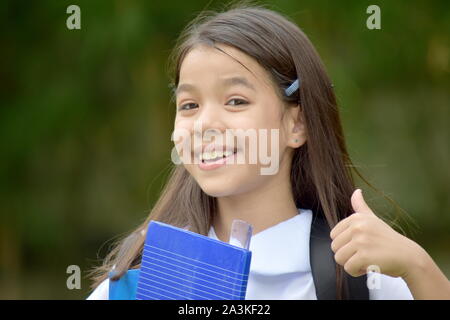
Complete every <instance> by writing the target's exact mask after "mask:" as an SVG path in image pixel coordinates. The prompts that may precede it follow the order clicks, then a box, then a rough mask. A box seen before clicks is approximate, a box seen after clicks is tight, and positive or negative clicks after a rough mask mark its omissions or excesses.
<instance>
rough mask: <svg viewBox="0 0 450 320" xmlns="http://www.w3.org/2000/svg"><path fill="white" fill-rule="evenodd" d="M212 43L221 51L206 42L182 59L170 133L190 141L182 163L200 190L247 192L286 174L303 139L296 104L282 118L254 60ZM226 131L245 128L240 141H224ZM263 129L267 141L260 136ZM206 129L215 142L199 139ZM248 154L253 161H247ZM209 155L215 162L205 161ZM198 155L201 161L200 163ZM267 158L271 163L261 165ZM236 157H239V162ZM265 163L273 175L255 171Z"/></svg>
mask: <svg viewBox="0 0 450 320" xmlns="http://www.w3.org/2000/svg"><path fill="white" fill-rule="evenodd" d="M217 46H218V47H219V48H220V49H221V50H223V51H225V52H226V54H225V53H224V52H221V51H220V50H217V49H215V48H212V47H209V46H198V47H195V48H193V49H192V50H191V51H190V52H189V53H188V54H187V55H186V57H185V58H184V60H183V62H182V65H181V69H180V77H179V84H178V87H177V90H176V110H177V111H176V117H175V131H177V130H181V131H184V132H188V133H189V136H190V139H191V142H192V147H191V148H190V150H189V151H190V152H191V156H192V157H193V158H192V161H191V162H190V163H186V162H184V163H183V165H184V166H185V168H186V169H187V170H188V172H189V173H190V174H191V175H192V176H193V177H194V179H195V180H196V181H197V183H198V184H199V186H200V187H201V188H202V190H203V191H204V192H205V193H207V194H208V195H210V196H213V197H224V196H232V195H238V194H242V193H245V192H249V191H251V190H253V189H255V188H258V187H261V186H262V185H263V184H265V183H268V182H270V181H271V180H272V181H273V179H276V178H277V176H278V178H279V176H280V175H286V176H287V177H286V178H288V177H289V171H290V160H291V157H292V155H291V151H292V148H295V147H298V146H299V145H301V144H302V142H304V139H303V140H302V136H301V130H299V128H300V127H299V126H298V123H296V120H295V119H296V117H297V115H298V108H290V109H289V110H291V111H290V112H286V114H285V115H284V116H283V110H284V109H285V108H286V107H285V106H284V104H283V102H282V101H281V99H280V98H279V97H278V96H277V94H276V92H275V90H274V88H273V84H272V82H271V81H270V77H269V74H268V73H267V72H266V71H265V70H264V69H263V68H262V67H261V66H260V65H259V64H258V63H257V61H255V60H254V59H253V58H252V57H250V56H248V55H246V54H244V53H243V52H241V51H239V50H237V49H236V48H233V47H230V46H226V45H217ZM230 56H232V57H234V58H235V59H233V58H232V57H230ZM236 60H238V61H239V62H241V63H242V64H243V65H245V67H244V66H243V65H242V64H241V63H239V62H238V61H236ZM247 68H248V69H249V70H250V71H249V70H248V69H247ZM199 125H200V126H199ZM296 125H297V126H296ZM294 127H295V129H294ZM227 129H228V130H227ZM230 129H231V130H234V131H232V132H238V131H239V130H238V129H241V132H247V135H246V136H245V137H244V139H245V140H244V141H245V143H242V141H243V140H242V139H238V138H231V139H230V137H232V136H229V135H226V131H229V132H230ZM261 129H263V130H261ZM264 129H265V131H266V137H267V142H263V141H264V140H263V139H262V136H261V132H263V131H264ZM271 129H276V130H278V133H279V135H278V136H273V135H271ZM212 132H214V134H213V136H215V137H216V140H214V139H213V140H209V141H208V140H204V139H205V136H204V135H206V134H208V133H212ZM248 133H250V134H248ZM255 135H256V140H255V139H254V136H255ZM202 137H203V140H201V143H200V144H199V145H197V148H196V147H195V145H194V143H193V141H194V139H196V138H197V139H198V140H197V141H200V139H202ZM218 137H220V139H218ZM250 137H253V138H250ZM296 139H297V141H295V140H296ZM238 140H239V141H240V142H239V141H238ZM255 142H256V143H255ZM176 143H177V144H178V143H179V141H178V142H176ZM261 143H263V144H261ZM211 144H215V148H216V154H214V153H213V152H209V153H207V152H206V153H205V150H206V151H208V150H210V151H212V150H213V149H214V148H213V149H211V148H209V147H208V148H206V146H207V145H210V147H211ZM198 146H200V148H198ZM232 146H234V148H232ZM261 146H264V147H263V148H261ZM202 147H203V149H202ZM255 148H256V152H255ZM276 148H278V149H276ZM202 151H203V152H202ZM219 151H224V154H223V155H222V154H220V152H219ZM226 151H229V152H228V153H227V152H226ZM277 151H278V152H277ZM233 152H237V153H236V154H234V155H233V154H232V153H233ZM250 152H252V154H253V156H256V161H254V158H253V160H251V159H250ZM271 153H272V154H271ZM229 154H231V155H230V156H228V157H226V156H227V155H229ZM214 156H215V157H217V158H216V159H219V160H218V161H214V160H210V159H209V158H211V157H214ZM262 156H264V157H262ZM224 157H225V158H224ZM202 158H203V159H205V158H206V159H207V160H204V161H205V163H203V161H202V160H201V159H202ZM268 158H270V162H272V163H269V164H268V163H267V160H268ZM194 159H195V160H196V161H194ZM237 159H243V160H244V163H241V162H239V161H238V160H237ZM264 159H265V160H264ZM261 160H263V161H261ZM264 161H265V162H264ZM268 167H272V168H275V170H272V172H273V173H272V174H261V172H262V171H261V169H262V168H268Z"/></svg>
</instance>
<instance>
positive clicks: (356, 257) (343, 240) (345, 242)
mask: <svg viewBox="0 0 450 320" xmlns="http://www.w3.org/2000/svg"><path fill="white" fill-rule="evenodd" d="M351 203H352V207H353V210H354V211H355V213H353V214H352V215H350V216H349V217H347V218H345V219H343V220H341V221H340V222H339V223H338V224H337V225H336V226H335V227H334V228H333V230H331V233H330V237H331V239H332V240H333V241H332V243H331V249H332V250H333V252H334V253H335V255H334V259H335V260H336V262H337V263H338V264H339V265H342V266H343V267H344V270H345V271H346V272H347V273H349V274H350V275H352V276H354V277H358V276H361V275H363V274H366V273H367V271H368V267H369V266H376V267H377V269H378V271H379V272H380V273H383V274H386V275H389V276H392V277H403V278H405V277H407V276H408V272H410V270H409V268H410V266H412V265H414V264H413V263H412V260H414V259H417V258H418V257H422V256H423V252H424V250H423V248H422V247H420V246H419V245H418V244H417V243H415V242H414V241H412V240H410V239H408V238H406V237H405V236H403V235H401V234H399V233H398V232H396V231H395V230H394V229H392V228H391V227H390V226H389V225H388V224H386V223H385V222H384V221H383V220H381V219H380V218H378V217H377V216H376V215H375V214H374V213H373V211H372V210H371V209H370V208H369V206H368V205H367V203H366V202H365V200H364V197H363V195H362V192H361V189H357V190H355V191H354V192H353V194H352V196H351Z"/></svg>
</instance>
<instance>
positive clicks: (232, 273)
mask: <svg viewBox="0 0 450 320" xmlns="http://www.w3.org/2000/svg"><path fill="white" fill-rule="evenodd" d="M232 232H233V231H232ZM249 232H250V234H251V228H250V229H249ZM245 238H247V245H246V246H245V245H244V246H243V247H239V246H237V245H232V244H229V243H225V242H222V241H218V240H215V239H211V238H209V237H207V236H203V235H200V234H197V233H195V232H191V231H187V230H184V229H181V228H177V227H174V226H171V225H168V224H165V223H161V222H156V221H151V222H150V224H149V227H148V230H147V234H146V240H145V244H144V250H143V255H142V263H141V268H140V270H139V272H138V273H136V275H137V276H138V280H137V290H136V299H137V300H155V299H158V300H171V299H175V300H191V299H193V300H225V299H226V300H244V299H245V293H246V289H247V281H248V274H249V270H250V262H251V251H249V250H248V241H249V237H248V234H247V235H244V241H245ZM238 240H239V239H238ZM232 243H233V242H232ZM235 243H236V242H235ZM237 243H239V241H237ZM241 243H244V242H243V241H241Z"/></svg>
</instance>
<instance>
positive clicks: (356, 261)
mask: <svg viewBox="0 0 450 320" xmlns="http://www.w3.org/2000/svg"><path fill="white" fill-rule="evenodd" d="M365 265H366V263H365V262H364V259H363V258H362V257H361V255H360V254H358V253H356V254H354V255H353V256H352V257H350V259H348V260H347V262H346V263H345V264H344V270H345V272H347V273H348V274H349V275H351V276H352V277H359V276H362V275H363V274H366V273H367V272H366V268H365Z"/></svg>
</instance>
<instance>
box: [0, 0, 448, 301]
mask: <svg viewBox="0 0 450 320" xmlns="http://www.w3.org/2000/svg"><path fill="white" fill-rule="evenodd" d="M260 3H263V4H269V5H270V6H271V7H272V8H273V9H275V10H279V11H281V12H282V13H285V14H288V15H289V16H290V17H291V18H292V19H294V20H295V21H296V22H297V23H298V24H299V26H300V27H301V28H302V29H303V30H304V31H305V33H306V34H307V35H308V36H309V37H310V39H311V41H312V42H313V43H314V44H315V46H316V48H317V50H318V51H319V53H320V55H321V56H322V58H323V61H324V63H325V65H326V66H327V69H328V71H329V73H330V76H331V78H332V80H333V82H334V84H335V90H336V93H337V95H338V98H339V102H340V106H341V111H342V119H343V125H344V129H345V133H346V137H347V142H348V145H349V151H350V154H351V156H352V158H353V160H354V162H355V164H357V165H358V166H359V167H360V169H361V170H362V172H363V173H364V174H365V176H366V177H367V178H368V179H369V180H370V181H371V182H372V183H373V184H374V185H375V186H377V187H378V188H379V189H381V190H382V191H383V192H385V193H386V194H387V195H389V196H391V197H392V198H394V199H395V200H396V201H397V202H398V203H399V205H400V206H401V207H402V208H404V209H405V210H406V211H407V212H408V213H409V214H410V215H411V216H412V217H413V219H414V220H415V222H416V224H417V225H418V226H419V229H418V231H417V232H416V233H415V234H414V235H411V237H413V239H414V240H416V241H417V242H419V243H420V244H421V245H422V246H423V247H424V248H425V249H426V250H427V251H428V252H429V253H430V254H431V256H432V257H433V258H434V259H435V261H436V262H437V263H438V265H439V266H440V267H441V268H442V270H443V271H444V272H445V273H446V275H447V276H450V250H449V249H450V233H449V230H450V201H449V196H448V192H449V190H450V170H449V163H450V152H449V138H450V136H449V124H450V123H449V119H450V105H449V102H450V90H449V88H450V85H449V84H450V77H449V73H450V66H449V56H450V42H449V30H450V10H449V9H450V3H449V2H448V1H445V0H442V1H425V0H423V1H414V2H412V1H405V0H402V1H345V2H343V1H324V0H320V1H318V0H302V1H300V0H279V1H261V2H260ZM70 4H77V5H79V6H80V8H81V30H68V29H67V27H66V19H67V18H68V16H69V14H67V13H66V8H67V7H68V6H69V5H70ZM371 4H377V5H379V6H380V8H381V27H382V29H381V30H368V29H367V27H366V19H367V18H368V16H369V15H368V14H367V13H366V8H367V7H368V6H369V5H371ZM222 7H223V1H204V0H192V1H180V0H173V1H144V0H142V1H138V0H135V1H118V0H116V1H55V0H52V1H2V2H1V3H0V25H1V28H0V30H1V49H0V57H1V59H0V65H1V68H0V85H1V86H0V88H1V89H0V90H1V99H0V101H1V109H0V139H1V158H0V189H1V193H0V212H1V216H0V298H3V299H16V298H20V299H83V298H85V297H87V295H88V294H89V292H90V288H89V285H90V282H89V281H88V280H87V279H86V278H85V277H84V278H83V279H82V282H81V289H80V290H69V289H67V287H66V279H67V277H68V276H69V275H68V274H66V268H67V267H68V266H69V265H79V266H80V268H81V270H82V272H83V276H85V275H86V272H87V271H88V270H89V268H91V267H93V266H94V265H95V264H98V263H99V261H100V259H101V258H102V257H104V256H105V254H106V253H107V251H108V247H109V245H110V244H111V240H114V239H116V238H117V237H118V236H121V235H124V234H126V233H127V232H130V231H131V230H132V229H133V228H134V227H135V226H137V225H138V224H139V223H140V222H141V221H142V220H143V219H145V217H146V214H147V212H148V210H149V208H150V207H151V206H152V204H153V203H154V202H155V200H156V198H157V197H158V193H159V192H160V190H161V187H162V185H163V183H164V180H165V178H166V177H167V173H168V169H169V168H170V166H171V161H170V151H171V148H172V144H171V141H170V134H171V132H172V125H173V119H174V105H172V104H171V102H170V91H169V88H168V81H169V80H168V78H167V75H166V63H167V57H168V54H169V53H170V50H171V49H172V47H173V45H174V41H175V39H176V37H177V36H178V34H179V32H180V31H181V30H182V28H183V27H184V26H185V25H186V24H187V23H188V22H189V21H190V20H191V19H192V18H193V17H194V16H195V15H196V14H197V13H198V12H199V11H201V10H202V9H205V8H207V9H220V8H222ZM361 186H362V187H363V188H364V190H365V192H369V194H371V195H372V196H370V197H369V200H370V201H371V203H373V204H374V205H375V206H376V207H377V208H378V210H379V211H383V210H384V208H386V210H388V206H386V204H385V202H383V201H381V197H380V196H378V195H376V194H375V193H374V194H372V193H370V190H368V188H367V187H365V186H364V185H361ZM366 190H367V191H366Z"/></svg>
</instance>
